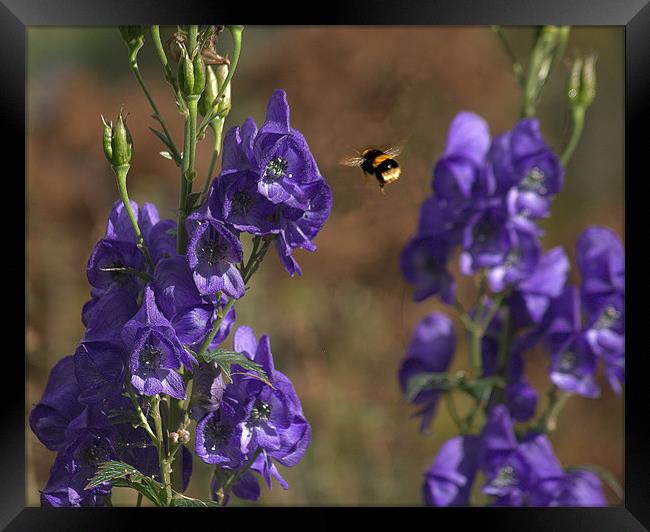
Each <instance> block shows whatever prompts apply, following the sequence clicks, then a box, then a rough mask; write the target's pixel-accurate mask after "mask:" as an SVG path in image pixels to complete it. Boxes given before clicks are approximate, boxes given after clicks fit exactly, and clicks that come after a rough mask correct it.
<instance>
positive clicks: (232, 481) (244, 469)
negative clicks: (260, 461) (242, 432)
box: [220, 447, 262, 505]
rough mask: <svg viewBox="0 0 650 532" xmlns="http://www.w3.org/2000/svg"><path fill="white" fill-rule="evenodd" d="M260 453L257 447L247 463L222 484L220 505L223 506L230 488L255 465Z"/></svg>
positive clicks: (260, 450) (260, 449) (259, 448)
mask: <svg viewBox="0 0 650 532" xmlns="http://www.w3.org/2000/svg"><path fill="white" fill-rule="evenodd" d="M261 452H262V448H261V447H258V448H257V449H256V450H255V452H254V453H253V456H251V457H250V458H249V459H248V461H247V462H246V463H245V464H244V466H243V467H242V468H241V469H238V470H237V472H236V473H234V474H233V475H231V476H230V477H229V478H228V480H226V482H224V484H223V488H222V497H221V501H220V503H221V504H222V505H223V504H224V502H225V500H226V495H228V491H229V490H230V487H231V486H232V485H233V484H235V483H236V482H237V481H238V480H239V479H240V478H241V477H242V476H243V475H244V473H246V472H247V471H248V470H249V469H250V468H251V466H252V465H253V464H254V463H255V460H256V459H257V457H258V456H259V455H260V453H261Z"/></svg>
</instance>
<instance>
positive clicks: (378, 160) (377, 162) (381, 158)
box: [372, 153, 390, 168]
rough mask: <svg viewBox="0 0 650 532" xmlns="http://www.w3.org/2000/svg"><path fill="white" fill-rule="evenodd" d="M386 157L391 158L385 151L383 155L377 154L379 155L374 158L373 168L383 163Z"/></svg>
mask: <svg viewBox="0 0 650 532" xmlns="http://www.w3.org/2000/svg"><path fill="white" fill-rule="evenodd" d="M386 159H390V157H389V156H388V155H386V154H385V153H384V154H382V155H377V157H375V158H374V159H373V160H372V167H373V168H377V167H378V166H379V165H380V164H381V163H383V162H384V161H385V160H386Z"/></svg>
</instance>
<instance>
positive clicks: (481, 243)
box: [460, 201, 512, 275]
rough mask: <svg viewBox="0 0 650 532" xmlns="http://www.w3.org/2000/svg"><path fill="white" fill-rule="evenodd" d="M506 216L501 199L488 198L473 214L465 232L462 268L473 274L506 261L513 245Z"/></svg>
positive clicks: (465, 271) (468, 273)
mask: <svg viewBox="0 0 650 532" xmlns="http://www.w3.org/2000/svg"><path fill="white" fill-rule="evenodd" d="M507 222H508V219H507V216H506V212H505V210H504V209H503V205H502V204H501V202H494V201H490V202H488V203H487V204H486V205H485V207H484V208H483V209H481V210H479V211H478V212H476V213H475V214H473V215H472V216H471V217H470V218H469V220H468V222H467V225H466V226H465V231H464V233H463V250H464V251H463V253H462V254H461V256H460V271H461V272H462V273H463V275H470V274H472V273H474V272H476V271H478V270H480V269H481V268H495V267H497V266H499V265H501V264H502V263H503V262H505V260H506V257H507V255H508V253H509V251H510V249H511V247H512V242H511V234H510V231H508V226H507Z"/></svg>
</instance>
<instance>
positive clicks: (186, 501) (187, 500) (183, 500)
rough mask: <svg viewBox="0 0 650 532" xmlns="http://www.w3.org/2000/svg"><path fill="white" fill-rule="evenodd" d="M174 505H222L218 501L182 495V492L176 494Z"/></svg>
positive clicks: (185, 506)
mask: <svg viewBox="0 0 650 532" xmlns="http://www.w3.org/2000/svg"><path fill="white" fill-rule="evenodd" d="M172 506H176V507H179V508H180V507H184V508H189V507H193V508H209V507H212V506H220V505H219V503H217V502H216V501H202V500H200V499H192V498H191V497H186V496H185V495H181V494H180V493H177V494H176V498H174V500H173V502H172Z"/></svg>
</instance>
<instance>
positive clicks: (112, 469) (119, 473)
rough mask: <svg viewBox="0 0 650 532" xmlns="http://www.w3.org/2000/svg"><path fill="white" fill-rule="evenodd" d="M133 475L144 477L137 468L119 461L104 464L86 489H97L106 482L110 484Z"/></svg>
mask: <svg viewBox="0 0 650 532" xmlns="http://www.w3.org/2000/svg"><path fill="white" fill-rule="evenodd" d="M131 475H140V476H142V473H140V472H139V471H138V470H137V469H136V468H135V467H133V466H131V465H129V464H126V463H124V462H120V461H118V460H109V461H108V462H102V463H101V464H99V467H98V468H97V473H95V476H93V477H92V478H91V479H90V481H89V482H88V484H87V485H86V488H85V489H87V490H89V489H92V488H96V487H97V486H99V485H100V484H103V483H104V482H110V481H111V480H114V479H116V478H126V477H129V476H131Z"/></svg>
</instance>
